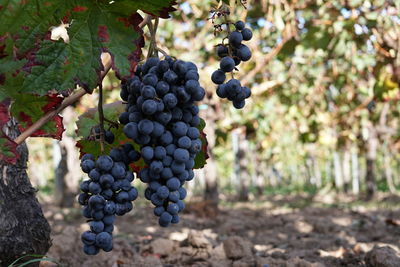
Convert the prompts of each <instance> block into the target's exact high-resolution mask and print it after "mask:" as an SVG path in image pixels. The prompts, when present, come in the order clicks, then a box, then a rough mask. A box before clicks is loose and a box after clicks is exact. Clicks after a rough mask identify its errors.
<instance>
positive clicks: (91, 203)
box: [78, 144, 140, 255]
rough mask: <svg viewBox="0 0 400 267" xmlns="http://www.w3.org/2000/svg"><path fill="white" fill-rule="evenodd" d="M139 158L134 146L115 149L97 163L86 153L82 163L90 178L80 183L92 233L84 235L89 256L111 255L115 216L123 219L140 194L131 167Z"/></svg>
mask: <svg viewBox="0 0 400 267" xmlns="http://www.w3.org/2000/svg"><path fill="white" fill-rule="evenodd" d="M139 158H140V154H139V152H137V151H136V150H135V149H134V147H133V146H132V145H131V144H125V145H123V146H122V147H121V148H114V149H112V150H111V151H110V154H109V155H102V156H99V157H98V158H97V160H95V158H94V156H93V155H92V154H85V155H84V156H83V157H82V160H81V168H82V171H83V172H85V173H87V174H88V176H89V179H88V180H85V181H83V182H82V183H81V185H80V188H81V191H82V193H81V194H80V195H79V197H78V201H79V204H81V205H82V206H83V207H84V208H83V211H82V213H83V216H84V217H86V218H87V219H88V220H89V225H90V230H89V231H86V232H84V233H83V234H82V236H81V238H82V242H83V244H84V246H83V250H84V252H85V253H86V254H88V255H95V254H97V253H99V251H100V249H103V250H104V251H106V252H108V251H111V250H112V248H113V243H112V232H113V230H114V221H115V217H116V215H118V216H122V215H124V214H125V213H127V212H129V211H131V210H132V208H133V205H132V201H134V200H135V199H136V198H137V196H138V191H137V190H136V188H135V187H133V186H132V185H131V182H132V181H133V179H134V175H133V173H132V172H131V171H130V170H129V166H128V165H129V164H130V163H131V162H134V161H137V160H139Z"/></svg>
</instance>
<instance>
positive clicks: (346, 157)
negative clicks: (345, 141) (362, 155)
mask: <svg viewBox="0 0 400 267" xmlns="http://www.w3.org/2000/svg"><path fill="white" fill-rule="evenodd" d="M350 160H351V155H350V151H349V149H348V148H347V147H346V148H345V150H344V152H343V165H342V166H343V182H344V191H345V192H346V193H347V192H348V191H349V188H350V182H351V168H350Z"/></svg>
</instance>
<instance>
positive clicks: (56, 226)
mask: <svg viewBox="0 0 400 267" xmlns="http://www.w3.org/2000/svg"><path fill="white" fill-rule="evenodd" d="M309 201H310V200H309V199H307V198H302V197H297V198H296V197H295V198H283V197H280V198H279V197H275V198H272V199H268V200H266V201H262V202H258V203H254V202H253V203H248V204H236V205H234V206H232V207H229V208H227V207H225V208H222V209H221V211H220V212H219V214H218V215H216V216H213V217H211V218H209V217H202V215H204V214H202V213H201V210H200V209H199V207H201V204H199V205H191V206H190V205H189V206H188V207H187V208H186V212H187V213H184V214H183V216H182V218H181V222H180V223H179V224H178V225H174V226H172V227H169V228H166V229H164V228H160V227H158V225H157V220H156V218H155V217H154V216H153V214H152V208H151V207H149V206H142V205H140V206H139V207H136V210H135V211H134V212H133V213H130V214H128V215H125V216H123V217H122V218H118V219H117V223H116V231H115V235H114V250H113V251H112V252H110V253H104V252H102V253H100V254H99V255H97V256H95V257H93V256H86V255H84V254H83V252H82V245H81V242H80V237H79V235H80V232H82V231H84V230H86V228H87V226H86V224H85V223H84V220H83V218H82V217H80V216H79V214H78V210H77V209H70V210H63V211H62V212H60V211H59V210H57V209H55V208H54V207H50V206H47V207H45V210H47V211H46V215H47V217H48V218H49V220H50V222H51V225H52V229H53V246H52V248H51V250H50V252H49V254H48V255H49V256H51V257H54V258H56V259H58V260H59V261H60V263H62V264H65V265H67V266H99V267H100V266H235V267H239V266H242V267H245V266H269V267H274V266H299V267H300V266H302V267H303V266H304V267H306V266H313V267H317V266H318V267H319V266H367V265H369V266H374V265H376V264H378V265H381V266H400V261H397V262H396V260H398V259H399V258H398V257H397V256H398V254H396V253H398V252H399V251H400V250H399V249H400V221H399V220H400V210H399V209H395V208H393V207H395V206H393V205H392V204H393V203H394V204H399V202H398V198H395V199H389V200H387V201H388V206H387V208H386V209H382V208H379V209H377V208H376V207H375V208H365V207H363V206H359V207H354V208H343V207H342V208H339V207H329V206H328V207H326V205H325V204H326V203H321V202H318V200H316V199H313V205H311V206H307V204H309ZM385 201H386V200H381V201H380V205H379V206H385V205H384V204H385ZM303 204H304V205H303ZM322 204H324V205H325V206H324V205H322ZM299 206H300V207H299ZM302 206H305V207H302ZM331 206H332V205H331ZM375 245H379V246H388V248H385V249H384V251H381V250H377V249H376V251H373V252H370V253H369V256H368V257H367V258H366V257H365V256H366V254H367V252H368V251H371V250H372V249H373V247H374V246H375ZM390 248H393V250H391V249H390ZM374 253H375V254H376V253H378V254H377V255H375V254H374ZM385 253H386V254H385ZM379 257H381V258H382V259H383V260H388V259H389V260H391V261H392V262H391V263H393V264H395V265H382V264H383V263H382V262H379V260H380V258H379ZM390 257H392V258H390ZM374 261H375V262H374ZM376 261H378V263H376ZM381 261H382V260H381ZM397 264H399V265H397ZM43 265H44V266H46V265H48V264H43Z"/></svg>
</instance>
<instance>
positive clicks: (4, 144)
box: [0, 100, 19, 164]
mask: <svg viewBox="0 0 400 267" xmlns="http://www.w3.org/2000/svg"><path fill="white" fill-rule="evenodd" d="M9 106H10V101H9V100H3V101H2V102H0V161H4V162H7V163H10V164H15V163H16V162H17V160H18V158H19V154H18V152H17V146H18V145H17V144H16V143H15V142H14V141H13V140H11V139H10V138H9V137H8V136H7V135H6V134H5V133H4V132H3V126H4V125H5V124H6V123H7V122H8V121H9V120H10V113H9V111H8V109H9Z"/></svg>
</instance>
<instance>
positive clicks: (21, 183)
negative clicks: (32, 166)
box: [0, 121, 51, 266]
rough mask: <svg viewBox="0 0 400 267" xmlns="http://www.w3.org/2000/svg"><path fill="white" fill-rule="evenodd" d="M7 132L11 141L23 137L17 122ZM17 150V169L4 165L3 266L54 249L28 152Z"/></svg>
mask: <svg viewBox="0 0 400 267" xmlns="http://www.w3.org/2000/svg"><path fill="white" fill-rule="evenodd" d="M5 128H6V129H4V130H5V132H6V134H7V135H8V136H9V137H11V138H15V137H16V136H17V135H18V134H19V132H18V130H17V125H16V123H15V122H13V121H10V122H9V123H8V125H7V126H5ZM17 150H18V153H19V154H20V158H19V159H18V161H17V164H16V165H10V164H6V163H4V162H0V266H7V265H9V264H10V263H11V262H13V261H14V260H16V259H17V258H19V257H22V256H24V255H27V254H37V255H45V254H46V253H47V251H48V249H49V248H50V245H51V241H50V226H49V223H48V222H47V220H46V218H45V217H44V216H43V212H42V209H41V207H40V204H39V202H38V201H37V199H36V196H35V192H36V191H35V189H34V188H33V187H32V185H31V183H30V181H29V178H28V175H27V173H26V168H27V161H28V148H27V147H26V144H25V143H23V144H21V145H20V146H19V147H18V148H17ZM24 260H25V261H26V260H28V257H27V258H24ZM22 262H23V261H22ZM38 265H39V264H33V265H31V266H38Z"/></svg>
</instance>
